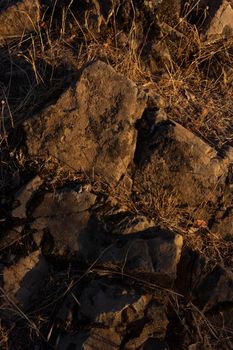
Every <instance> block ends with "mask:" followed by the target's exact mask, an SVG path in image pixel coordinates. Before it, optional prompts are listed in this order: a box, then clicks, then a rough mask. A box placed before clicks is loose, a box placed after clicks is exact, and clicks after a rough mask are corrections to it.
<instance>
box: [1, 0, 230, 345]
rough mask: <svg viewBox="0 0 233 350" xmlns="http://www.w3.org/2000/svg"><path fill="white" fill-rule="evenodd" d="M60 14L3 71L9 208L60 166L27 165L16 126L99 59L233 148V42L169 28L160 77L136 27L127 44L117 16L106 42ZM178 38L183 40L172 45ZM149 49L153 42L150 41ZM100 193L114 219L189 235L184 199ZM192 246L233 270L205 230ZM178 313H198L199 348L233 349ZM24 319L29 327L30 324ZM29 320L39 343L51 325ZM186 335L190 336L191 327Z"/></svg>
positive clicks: (54, 180)
mask: <svg viewBox="0 0 233 350" xmlns="http://www.w3.org/2000/svg"><path fill="white" fill-rule="evenodd" d="M71 3H72V1H71ZM55 10H56V9H55V8H54V10H53V11H52V15H51V17H50V20H49V21H48V20H47V19H46V16H44V19H43V20H42V21H41V23H40V24H38V25H37V24H35V27H36V31H35V33H33V34H30V35H25V36H23V37H21V38H20V39H19V40H17V39H15V40H14V41H13V42H9V43H8V44H7V46H5V47H2V48H0V64H1V66H2V67H4V69H3V70H2V71H1V69H0V77H1V78H2V77H3V76H4V77H5V78H4V79H2V81H3V82H2V83H1V85H0V99H1V107H0V108H1V111H0V147H1V150H0V162H1V163H0V190H1V191H2V194H3V196H4V197H2V198H4V201H3V203H7V201H8V198H7V196H8V193H9V192H10V191H11V192H12V187H13V186H15V188H16V187H17V177H18V176H19V174H24V173H25V171H26V172H27V171H28V169H33V170H34V169H36V170H37V171H38V169H39V171H40V172H41V174H42V176H44V177H47V176H48V174H49V170H50V165H51V163H53V162H55V160H53V159H49V160H47V163H46V164H42V163H43V162H42V161H41V160H40V159H27V158H25V155H24V154H23V153H22V151H19V149H18V142H20V141H21V139H20V137H18V135H17V137H16V138H15V140H14V142H13V144H12V143H11V142H10V141H11V140H10V138H9V132H12V131H13V134H14V131H15V130H16V127H17V126H18V125H20V123H22V121H23V120H25V118H28V117H29V116H31V115H33V114H34V113H35V112H36V111H38V110H39V109H40V108H43V106H44V105H45V104H46V103H50V102H51V101H52V100H55V99H56V98H57V96H59V94H60V93H61V92H62V91H63V90H64V89H65V87H66V86H67V85H68V84H69V81H70V79H72V77H73V76H76V73H77V71H78V70H79V69H80V68H81V67H82V66H83V65H84V64H86V63H87V62H91V61H94V60H95V59H97V58H100V59H102V60H104V61H106V62H107V63H109V64H111V65H112V66H113V67H114V68H115V69H116V70H117V71H118V72H120V73H122V74H123V75H125V76H126V77H129V78H130V79H131V80H133V81H134V82H135V83H136V84H137V85H139V86H141V87H143V88H144V89H145V90H147V91H148V94H149V95H150V97H151V100H152V101H156V98H158V97H159V98H160V100H161V99H162V101H163V103H162V105H163V108H164V110H165V112H166V113H167V115H168V117H169V118H171V119H173V120H175V121H177V122H179V123H181V124H182V125H183V126H185V127H186V128H188V129H189V130H191V131H193V132H194V133H195V134H197V135H198V136H200V137H201V138H202V139H204V140H205V141H206V142H208V143H209V144H210V145H212V146H214V147H216V148H217V149H218V150H219V149H221V148H222V147H223V146H225V145H232V146H233V141H232V140H233V127H232V120H233V73H232V68H231V67H232V66H233V39H227V40H225V39H221V40H219V41H216V42H215V43H212V44H208V43H203V42H201V41H200V38H199V34H198V32H197V30H196V29H195V27H193V26H190V25H189V24H188V23H187V22H186V21H185V20H183V21H181V23H179V24H178V25H177V26H176V27H175V28H170V27H169V26H167V25H164V27H163V36H162V37H161V38H160V41H161V43H163V44H165V45H166V47H167V48H168V50H169V55H168V56H167V59H166V60H164V62H163V64H162V65H161V67H158V70H157V71H156V72H153V71H152V70H151V67H150V64H149V62H148V60H147V52H146V48H145V47H144V45H143V47H142V45H141V41H140V40H139V37H140V36H141V27H140V25H139V24H138V23H137V22H136V20H135V19H134V20H133V21H132V23H131V25H130V28H129V32H128V35H126V36H122V30H121V29H120V28H119V29H118V28H117V25H116V22H115V19H116V18H115V14H114V13H113V14H112V18H111V19H110V21H109V23H108V25H107V26H105V25H104V24H103V32H104V33H103V35H99V34H98V33H96V32H95V30H94V29H93V25H92V23H91V22H90V18H91V17H90V16H89V15H88V13H87V14H86V21H85V22H84V23H82V22H81V21H80V19H79V18H77V16H76V14H75V13H73V12H72V8H71V6H68V7H67V8H63V9H62V10H61V14H62V15H61V21H60V24H59V26H58V27H56V26H55V25H54V23H53V22H54V21H53V19H54V17H55V12H56V11H55ZM98 23H99V22H98ZM174 36H175V38H176V39H175V40H173V39H172V38H174ZM143 40H144V41H145V42H146V40H147V35H146V34H145V36H144V38H143ZM18 74H19V76H18ZM64 75H66V79H64ZM6 77H7V78H6ZM16 84H17V85H18V86H19V85H20V89H18V86H17V90H15V85H16ZM77 179H78V180H79V181H80V180H81V181H84V180H83V178H82V176H81V175H77V174H74V172H72V171H71V172H70V173H64V172H62V171H61V170H59V171H58V172H56V173H53V174H52V175H51V178H50V177H48V178H47V185H48V186H51V187H57V186H59V185H60V184H61V183H63V182H67V181H71V182H72V181H77ZM85 180H86V181H87V179H85ZM14 181H15V183H16V185H15V183H14ZM93 189H94V191H95V192H96V193H97V194H98V195H99V196H102V197H103V198H104V199H106V198H108V200H109V195H111V200H112V203H110V206H109V207H108V206H106V208H105V215H107V214H111V212H112V210H113V209H114V210H115V206H118V207H119V208H121V209H122V208H123V209H124V210H125V211H128V212H131V213H133V214H143V215H146V216H148V217H150V218H153V219H154V220H155V222H156V223H162V224H163V225H165V226H166V227H169V228H171V229H173V230H175V231H177V232H180V233H182V234H184V233H186V231H184V228H183V227H181V226H180V222H181V221H182V215H183V213H182V212H181V211H180V209H177V198H176V195H175V193H174V194H171V193H169V194H164V193H163V194H161V193H158V194H157V196H156V197H153V198H150V197H149V196H148V198H147V202H143V203H142V202H140V203H135V201H134V199H133V198H132V195H131V190H130V189H129V188H127V187H124V185H122V186H120V187H118V188H115V189H110V188H107V187H106V186H105V184H100V183H95V184H93ZM103 203H104V205H105V204H106V202H103ZM114 203H115V204H114ZM107 204H109V202H108V203H107ZM0 224H1V223H0ZM204 231H205V230H204ZM186 238H187V240H188V241H189V243H190V244H191V246H192V247H196V249H199V251H200V252H201V253H202V254H204V255H205V256H210V257H212V258H214V260H215V261H216V262H219V263H222V262H225V263H226V262H227V261H229V263H228V264H229V265H230V264H231V262H230V260H231V258H230V256H231V254H232V246H231V243H228V242H225V241H223V239H221V238H220V237H217V236H215V235H213V234H212V233H211V232H209V231H208V230H207V231H205V232H204V234H203V228H200V227H196V229H194V230H193V231H192V230H191V231H190V232H189V235H188V236H187V234H186ZM198 242H199V244H198ZM93 267H94V266H92V267H91V268H93ZM89 272H90V270H88V273H89ZM69 283H73V282H72V279H70V277H67V276H66V280H65V285H66V287H67V285H68V288H69V285H70V284H69ZM63 287H64V285H62V287H61V290H63ZM59 291H60V289H59ZM59 298H60V296H59ZM59 300H60V299H59ZM16 309H17V308H15V310H16ZM175 310H176V312H177V313H178V314H179V312H180V313H181V314H182V313H184V312H186V311H187V310H188V311H189V312H191V314H192V318H193V321H194V323H192V324H194V325H195V326H194V328H195V334H197V335H198V339H197V347H196V349H200V348H203V349H219V348H221V347H219V346H222V345H221V344H223V343H224V341H225V343H226V344H227V342H229V344H230V340H229V339H225V338H224V336H226V335H225V333H224V332H223V330H222V333H221V337H220V336H219V335H218V332H219V330H218V329H215V328H213V326H212V325H211V324H209V321H208V320H207V319H206V317H205V316H204V315H203V314H201V313H200V312H199V311H198V310H196V308H195V307H194V306H193V305H191V304H190V305H188V306H185V307H184V305H182V306H180V305H178V304H177V303H176V305H175ZM184 310H185V311H184ZM16 311H17V310H16ZM188 311H187V312H188ZM21 316H22V317H23V318H24V319H25V316H26V318H28V316H27V315H21ZM179 317H180V316H179ZM28 320H29V321H28ZM28 320H26V321H27V322H28V323H29V325H30V326H31V329H32V331H33V332H34V331H35V332H36V333H37V334H38V332H39V330H38V329H39V328H40V327H42V326H43V322H41V324H40V322H39V320H37V321H35V323H34V321H31V320H30V318H28ZM31 322H33V323H32V324H31ZM182 322H184V320H183V319H182ZM35 324H36V325H35ZM183 326H184V328H185V327H187V324H183ZM35 327H36V328H35ZM10 331H11V330H5V329H4V327H2V326H1V325H0V346H1V348H3V349H7V344H8V337H9V333H10ZM226 337H227V336H226ZM219 339H220V340H219ZM221 342H223V343H221ZM213 344H214V345H213ZM219 344H220V345H219ZM215 345H216V346H215ZM194 349H195V348H194ZM226 349H227V345H226ZM229 349H230V347H229Z"/></svg>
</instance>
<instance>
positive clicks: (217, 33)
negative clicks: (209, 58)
mask: <svg viewBox="0 0 233 350" xmlns="http://www.w3.org/2000/svg"><path fill="white" fill-rule="evenodd" d="M232 5H233V4H232V3H231V2H230V1H228V0H223V1H222V0H221V1H220V0H218V1H215V2H214V3H213V1H208V6H209V9H208V11H209V17H210V18H209V20H208V21H207V23H206V28H205V33H204V38H207V40H208V41H209V40H215V39H219V37H221V36H226V35H232V34H233V8H232ZM213 7H215V9H216V11H215V13H214V14H212V13H213V12H212V11H211V10H212V8H213ZM211 12H212V13H211Z"/></svg>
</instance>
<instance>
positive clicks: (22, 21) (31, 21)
mask: <svg viewBox="0 0 233 350" xmlns="http://www.w3.org/2000/svg"><path fill="white" fill-rule="evenodd" d="M0 11H1V12H0V23H1V24H0V42H1V41H2V40H3V39H11V38H12V39H13V38H15V37H18V38H20V37H22V36H23V35H24V34H25V33H28V32H33V31H35V30H36V29H37V23H38V22H39V19H40V2H39V0H34V1H31V0H23V1H16V3H15V4H14V3H12V2H11V3H10V5H9V2H8V4H7V6H5V7H2V8H0Z"/></svg>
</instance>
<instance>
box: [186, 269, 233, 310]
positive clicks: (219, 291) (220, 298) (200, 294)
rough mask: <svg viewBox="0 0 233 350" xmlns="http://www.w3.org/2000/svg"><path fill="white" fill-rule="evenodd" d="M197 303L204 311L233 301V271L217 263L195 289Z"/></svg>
mask: <svg viewBox="0 0 233 350" xmlns="http://www.w3.org/2000/svg"><path fill="white" fill-rule="evenodd" d="M193 295H194V298H195V303H196V304H197V305H198V306H199V307H200V308H201V309H202V310H203V311H204V312H206V311H208V310H211V309H213V308H216V307H218V306H221V305H224V304H227V303H229V304H231V303H232V302H233V273H232V272H231V271H229V270H227V269H225V268H223V267H221V266H219V265H217V266H216V267H215V268H214V269H213V270H212V271H211V272H210V273H208V274H207V275H206V276H205V277H204V278H203V279H202V280H201V281H200V283H199V284H198V285H197V287H196V288H195V289H194V291H193Z"/></svg>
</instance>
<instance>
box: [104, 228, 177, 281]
mask: <svg viewBox="0 0 233 350" xmlns="http://www.w3.org/2000/svg"><path fill="white" fill-rule="evenodd" d="M128 237H129V238H128V239H124V240H119V242H118V244H117V245H114V246H113V247H111V248H110V249H109V250H107V251H106V253H105V254H104V255H103V256H102V257H101V259H100V263H101V264H103V265H104V266H107V267H115V268H118V269H120V271H121V272H122V273H124V272H125V273H130V274H133V275H140V276H144V278H148V277H149V278H153V279H155V280H157V282H159V283H161V285H164V286H167V285H171V284H172V283H173V281H174V279H175V278H176V269H177V264H178V262H179V260H180V255H181V250H182V246H183V238H182V236H181V235H178V234H174V233H173V232H170V231H165V230H159V229H157V228H151V229H148V230H147V231H145V233H142V234H138V235H137V234H134V235H129V236H128Z"/></svg>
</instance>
